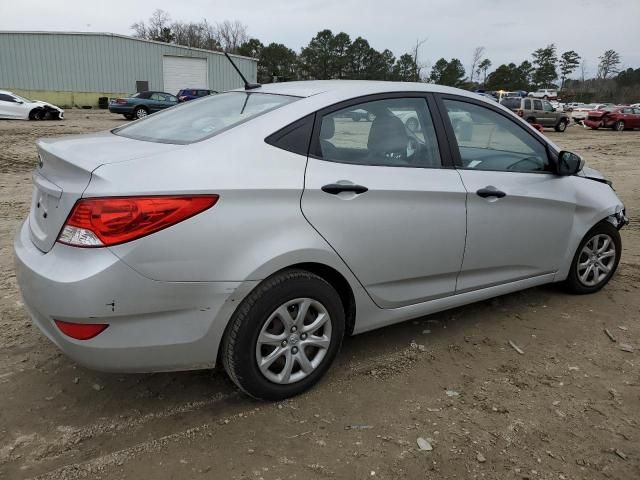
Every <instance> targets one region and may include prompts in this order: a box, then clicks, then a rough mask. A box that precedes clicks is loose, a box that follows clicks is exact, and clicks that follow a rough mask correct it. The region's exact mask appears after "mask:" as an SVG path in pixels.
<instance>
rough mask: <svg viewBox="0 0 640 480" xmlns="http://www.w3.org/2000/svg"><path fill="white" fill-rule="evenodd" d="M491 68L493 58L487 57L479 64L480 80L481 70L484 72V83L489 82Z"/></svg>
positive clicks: (477, 71)
mask: <svg viewBox="0 0 640 480" xmlns="http://www.w3.org/2000/svg"><path fill="white" fill-rule="evenodd" d="M490 68H491V60H489V59H488V58H485V59H484V60H482V61H481V62H480V63H479V64H478V69H477V70H476V73H477V74H478V80H480V72H482V75H483V76H482V84H483V85H484V84H486V83H487V71H488V70H489V69H490Z"/></svg>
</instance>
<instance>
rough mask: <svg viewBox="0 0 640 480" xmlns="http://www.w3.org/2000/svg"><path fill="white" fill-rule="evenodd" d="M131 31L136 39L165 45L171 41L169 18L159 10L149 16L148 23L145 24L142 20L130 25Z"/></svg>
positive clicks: (171, 33)
mask: <svg viewBox="0 0 640 480" xmlns="http://www.w3.org/2000/svg"><path fill="white" fill-rule="evenodd" d="M131 29H132V30H133V31H134V32H135V33H134V36H135V37H137V38H144V39H146V40H156V41H159V42H167V43H170V42H172V41H173V32H172V29H171V16H170V15H169V14H168V13H167V12H165V11H164V10H161V9H159V8H158V9H157V10H155V11H154V12H153V13H152V14H151V17H149V22H148V23H145V22H144V20H142V21H140V22H136V23H134V24H133V25H131Z"/></svg>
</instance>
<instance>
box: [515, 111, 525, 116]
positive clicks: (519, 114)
mask: <svg viewBox="0 0 640 480" xmlns="http://www.w3.org/2000/svg"><path fill="white" fill-rule="evenodd" d="M516 113H517V114H518V116H519V117H522V116H524V110H518V111H517V112H516Z"/></svg>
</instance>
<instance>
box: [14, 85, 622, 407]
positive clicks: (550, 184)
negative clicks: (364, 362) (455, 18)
mask: <svg viewBox="0 0 640 480" xmlns="http://www.w3.org/2000/svg"><path fill="white" fill-rule="evenodd" d="M251 87H252V88H251V89H250V90H236V91H231V92H227V93H223V94H219V95H216V96H212V97H207V98H204V99H201V100H198V101H195V102H188V103H186V104H184V105H180V106H177V107H174V108H171V109H168V110H166V111H163V112H160V113H157V114H154V115H151V116H149V117H148V118H145V119H143V120H139V121H136V122H133V123H130V124H127V125H125V126H123V127H120V128H116V129H114V130H112V131H107V132H103V133H98V134H93V135H84V136H77V137H70V138H69V137H67V138H62V139H45V140H40V141H38V143H37V147H38V159H37V160H38V165H37V167H36V170H35V172H34V174H33V182H34V190H33V202H32V206H31V211H30V214H29V218H28V219H27V221H25V223H24V224H23V225H22V227H21V229H20V231H19V232H18V234H17V236H16V239H15V253H16V258H17V261H16V270H17V278H18V282H19V285H20V288H21V290H22V294H23V296H24V300H25V305H26V307H27V309H28V311H29V313H30V315H31V316H32V318H33V320H34V322H35V323H36V325H37V326H38V327H39V328H40V329H41V330H42V331H43V333H44V334H45V335H46V336H48V337H49V338H50V339H51V340H52V341H53V342H54V343H55V344H56V345H58V347H60V349H62V350H63V351H64V352H65V353H66V354H67V355H69V356H70V357H71V358H73V359H74V360H76V361H77V362H78V363H80V364H82V365H86V366H88V367H90V368H95V369H99V370H107V371H127V372H140V371H145V372H146V371H160V370H164V371H166V370H186V369H198V368H211V367H213V366H214V365H215V364H216V363H217V362H221V363H222V364H223V365H224V366H225V368H226V371H227V372H228V374H229V376H230V377H231V378H232V379H233V381H234V382H235V383H236V384H237V385H238V387H240V388H241V389H242V390H243V391H245V392H246V393H248V394H249V395H252V396H254V397H257V398H262V399H282V398H286V397H289V396H292V395H296V394H298V393H300V392H302V391H304V390H305V389H307V388H309V387H310V386H312V385H313V384H315V383H316V382H318V380H319V379H320V378H321V377H322V375H323V374H324V373H325V372H326V370H327V369H328V368H329V365H330V364H331V362H332V361H333V359H334V358H335V356H336V354H337V352H338V350H339V348H340V344H341V342H342V339H343V337H344V336H345V335H352V334H358V333H361V332H365V331H367V330H372V329H375V328H378V327H382V326H385V325H389V324H393V323H396V322H401V321H404V320H407V319H411V318H415V317H419V316H422V315H427V314H430V313H434V312H437V311H441V310H445V309H449V308H452V307H457V306H460V305H464V304H468V303H471V302H476V301H479V300H483V299H487V298H490V297H494V296H497V295H503V294H506V293H509V292H514V291H517V290H521V289H525V288H529V287H534V286H536V285H541V284H544V283H550V282H563V283H564V284H565V285H566V287H567V288H568V289H569V290H571V291H572V292H575V293H590V292H595V291H597V290H599V289H600V288H602V287H603V286H604V285H605V284H606V283H607V282H608V281H609V279H610V278H611V276H612V275H613V274H614V272H615V270H616V267H617V265H618V262H619V260H620V253H621V243H620V235H619V232H618V230H619V229H620V228H621V227H622V226H623V225H624V224H625V223H626V221H627V220H626V217H625V211H624V206H623V204H622V203H621V201H620V200H619V199H618V197H617V196H616V194H615V193H614V191H613V189H612V188H611V185H610V183H609V182H608V181H607V180H606V179H604V178H603V177H602V176H601V175H600V174H598V172H596V171H594V170H591V169H588V168H587V167H584V165H583V161H582V159H581V158H580V157H579V156H577V155H575V154H573V153H571V152H567V151H561V150H560V149H559V148H558V147H557V146H556V145H554V144H553V143H551V142H550V141H549V140H548V139H547V138H545V137H544V136H542V135H541V134H539V133H538V132H537V131H535V130H534V129H533V128H531V127H530V126H529V125H528V124H527V123H525V122H524V121H522V120H521V119H520V118H518V117H517V116H515V115H514V114H512V113H511V112H510V111H508V110H507V109H505V108H503V107H502V106H500V105H498V104H496V103H495V102H492V101H487V100H486V99H483V98H482V97H480V96H477V95H475V94H471V93H468V92H464V91H461V90H457V89H452V88H447V87H440V86H437V85H427V84H411V83H389V82H355V81H353V82H352V81H317V82H292V83H282V84H271V85H266V86H262V87H257V88H254V87H256V86H251ZM353 112H364V114H360V115H354V113H353Z"/></svg>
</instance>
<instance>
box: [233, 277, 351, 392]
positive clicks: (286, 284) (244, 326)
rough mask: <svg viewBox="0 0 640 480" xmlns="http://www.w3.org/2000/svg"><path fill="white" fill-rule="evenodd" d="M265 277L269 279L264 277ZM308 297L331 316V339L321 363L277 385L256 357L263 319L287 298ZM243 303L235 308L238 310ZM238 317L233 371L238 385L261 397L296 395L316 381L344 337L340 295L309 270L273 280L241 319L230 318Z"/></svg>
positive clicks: (264, 320)
mask: <svg viewBox="0 0 640 480" xmlns="http://www.w3.org/2000/svg"><path fill="white" fill-rule="evenodd" d="M267 281H268V280H267ZM302 297H308V298H312V299H314V300H317V301H318V302H320V303H322V305H324V307H325V308H326V309H327V311H328V312H329V316H330V318H331V343H330V345H329V348H328V349H327V353H326V354H325V357H324V358H323V360H322V363H321V364H320V365H319V366H318V367H317V368H316V369H315V370H314V371H313V372H312V373H311V374H309V375H308V376H307V377H305V378H303V379H302V380H300V381H298V382H296V383H293V384H289V385H280V384H276V383H273V382H271V381H270V380H268V379H267V378H265V377H264V376H263V374H262V372H261V371H260V369H259V367H258V364H257V361H256V343H257V341H258V336H259V334H260V331H261V330H262V327H263V326H264V323H265V322H266V321H267V319H268V318H269V316H270V315H271V313H273V312H274V311H275V310H276V309H277V308H278V307H280V306H281V305H282V304H284V303H285V302H287V301H289V300H293V299H295V298H302ZM241 309H242V306H241V307H239V308H238V311H241ZM238 320H240V321H241V325H240V328H239V329H238V332H237V339H236V341H235V344H234V348H233V351H232V352H230V353H231V355H232V356H233V362H234V373H235V376H236V378H237V380H238V381H239V382H240V383H242V384H243V385H240V386H241V388H242V389H243V390H244V391H245V392H246V393H248V394H249V395H251V396H253V397H255V398H258V399H263V400H281V399H284V398H288V397H292V396H295V395H298V394H300V393H302V392H304V391H305V390H307V389H309V388H310V387H312V386H313V385H314V384H315V383H317V382H318V381H319V380H320V378H321V377H322V376H323V375H324V373H326V371H327V370H328V369H329V367H330V365H331V363H332V362H333V359H334V358H335V356H336V355H337V353H338V351H339V350H340V346H341V344H342V338H343V337H344V330H345V319H344V308H343V306H342V302H341V301H340V297H339V295H338V294H337V292H336V291H335V290H334V289H333V287H332V286H331V285H329V283H327V282H325V281H324V280H322V279H321V278H320V277H316V276H315V275H311V274H302V275H301V276H300V277H297V278H295V279H293V278H290V279H287V280H285V281H283V282H281V283H278V284H276V285H275V286H273V287H272V288H269V289H268V290H267V291H265V292H263V293H262V294H261V295H259V296H258V298H257V299H256V301H255V302H254V303H253V305H251V307H250V308H249V310H248V312H246V314H245V315H243V318H242V319H239V318H237V316H236V314H234V318H232V320H231V322H230V323H232V322H234V321H238Z"/></svg>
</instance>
